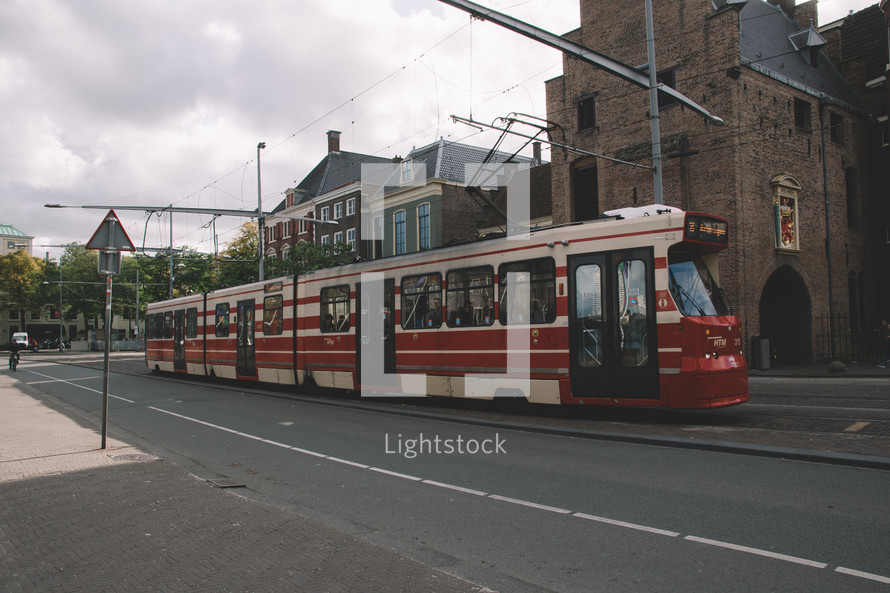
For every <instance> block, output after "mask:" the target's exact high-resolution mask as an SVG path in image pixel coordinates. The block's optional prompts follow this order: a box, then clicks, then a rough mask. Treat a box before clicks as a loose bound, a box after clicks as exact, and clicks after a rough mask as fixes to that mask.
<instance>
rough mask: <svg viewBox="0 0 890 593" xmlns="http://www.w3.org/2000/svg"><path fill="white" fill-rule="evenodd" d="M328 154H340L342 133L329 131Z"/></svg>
mask: <svg viewBox="0 0 890 593" xmlns="http://www.w3.org/2000/svg"><path fill="white" fill-rule="evenodd" d="M328 152H340V132H338V131H336V130H329V131H328Z"/></svg>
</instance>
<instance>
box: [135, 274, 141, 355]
mask: <svg viewBox="0 0 890 593" xmlns="http://www.w3.org/2000/svg"><path fill="white" fill-rule="evenodd" d="M141 338H142V332H140V331H139V268H138V267H137V268H136V347H137V348H139V340H140V339H141Z"/></svg>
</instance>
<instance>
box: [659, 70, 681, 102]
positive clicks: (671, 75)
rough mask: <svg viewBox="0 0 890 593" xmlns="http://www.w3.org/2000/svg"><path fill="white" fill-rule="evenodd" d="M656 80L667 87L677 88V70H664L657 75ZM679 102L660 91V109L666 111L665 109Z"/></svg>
mask: <svg viewBox="0 0 890 593" xmlns="http://www.w3.org/2000/svg"><path fill="white" fill-rule="evenodd" d="M655 78H656V79H657V80H658V82H660V83H661V84H663V85H664V86H666V87H670V88H672V89H676V88H677V69H676V68H671V69H669V70H662V71H661V72H659V73H658V74H656V75H655ZM676 103H677V100H676V99H675V98H673V97H672V96H670V95H668V94H667V93H663V92H661V91H658V108H659V109H664V108H665V107H669V106H670V105H675V104H676Z"/></svg>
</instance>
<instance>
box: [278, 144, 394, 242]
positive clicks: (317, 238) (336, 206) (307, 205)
mask: <svg viewBox="0 0 890 593" xmlns="http://www.w3.org/2000/svg"><path fill="white" fill-rule="evenodd" d="M327 135H328V153H327V155H326V156H325V157H324V158H323V159H322V160H321V161H319V163H318V164H317V165H316V166H315V167H314V168H313V169H312V171H310V172H309V174H308V175H306V177H305V178H304V179H303V180H302V181H301V182H300V183H299V184H298V185H297V186H296V187H294V188H289V189H288V190H287V191H286V192H285V199H284V200H283V201H282V202H281V203H280V204H278V206H277V207H276V208H275V209H274V210H273V211H272V212H273V215H274V216H272V217H270V218H269V219H268V220H267V221H266V236H265V238H264V239H265V241H264V244H265V245H266V257H286V255H287V252H288V250H290V249H291V248H293V246H294V245H295V244H296V243H297V242H298V241H309V242H313V243H320V244H334V243H345V244H350V245H351V246H352V250H353V251H354V252H355V255H356V257H358V258H363V259H369V258H371V257H373V245H371V244H369V243H368V242H362V241H361V240H360V237H361V216H360V212H359V204H360V201H361V178H362V165H363V164H376V165H383V164H391V163H392V160H391V159H388V158H383V157H377V156H372V155H367V154H361V153H356V152H347V151H342V150H340V132H338V131H335V130H331V131H329V132H328V133H327ZM289 216H294V217H301V218H314V219H317V220H319V221H323V222H319V223H313V222H309V221H306V220H299V219H294V218H288V217H289ZM331 223H336V224H331Z"/></svg>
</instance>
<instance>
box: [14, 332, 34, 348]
mask: <svg viewBox="0 0 890 593" xmlns="http://www.w3.org/2000/svg"><path fill="white" fill-rule="evenodd" d="M12 341H13V343H15V344H18V345H19V350H27V349H28V345H29V344H30V341H29V340H28V332H15V333H14V334H12Z"/></svg>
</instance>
